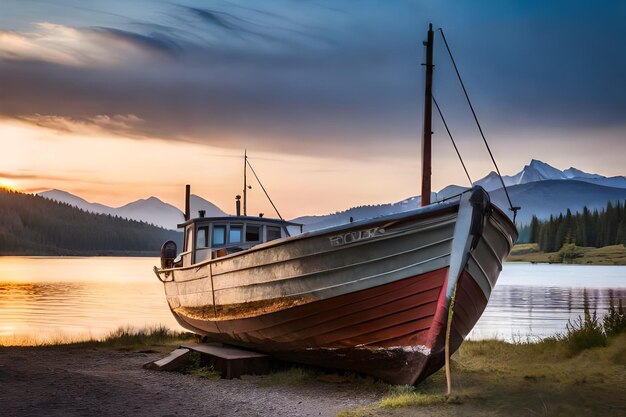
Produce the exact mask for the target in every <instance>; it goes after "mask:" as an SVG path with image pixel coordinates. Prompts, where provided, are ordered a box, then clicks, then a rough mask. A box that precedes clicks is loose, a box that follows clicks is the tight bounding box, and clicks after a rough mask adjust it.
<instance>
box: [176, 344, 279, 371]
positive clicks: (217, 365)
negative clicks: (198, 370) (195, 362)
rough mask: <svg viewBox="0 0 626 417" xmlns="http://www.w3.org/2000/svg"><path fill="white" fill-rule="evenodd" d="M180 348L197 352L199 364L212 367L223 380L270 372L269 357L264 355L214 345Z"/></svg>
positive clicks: (193, 345) (187, 345) (188, 345)
mask: <svg viewBox="0 0 626 417" xmlns="http://www.w3.org/2000/svg"><path fill="white" fill-rule="evenodd" d="M181 348H185V349H190V350H193V351H196V352H199V353H200V364H201V365H202V366H210V367H212V368H213V369H214V370H216V371H218V372H219V373H220V374H221V376H222V378H225V379H232V378H239V377H240V376H241V375H264V374H268V373H269V371H270V357H269V356H268V355H266V354H264V353H259V352H252V351H249V350H244V349H239V348H236V347H231V346H221V345H215V344H186V345H182V346H181Z"/></svg>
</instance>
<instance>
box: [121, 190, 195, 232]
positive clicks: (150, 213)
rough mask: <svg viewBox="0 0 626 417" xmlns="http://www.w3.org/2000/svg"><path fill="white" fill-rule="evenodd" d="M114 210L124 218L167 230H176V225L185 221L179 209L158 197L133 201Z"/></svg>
mask: <svg viewBox="0 0 626 417" xmlns="http://www.w3.org/2000/svg"><path fill="white" fill-rule="evenodd" d="M112 210H113V213H114V214H115V215H117V216H120V217H122V218H125V219H131V220H137V221H144V222H147V223H150V224H154V225H155V226H159V227H163V228H165V229H176V225H177V224H178V223H182V222H183V221H184V216H183V213H182V212H181V211H180V210H179V209H177V208H176V207H174V206H173V205H171V204H167V203H164V202H163V201H161V200H159V199H158V198H156V197H150V198H147V199H145V200H144V199H140V200H137V201H133V202H132V203H128V204H126V205H124V206H122V207H118V208H114V209H112Z"/></svg>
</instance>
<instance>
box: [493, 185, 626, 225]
mask: <svg viewBox="0 0 626 417" xmlns="http://www.w3.org/2000/svg"><path fill="white" fill-rule="evenodd" d="M508 191H509V196H510V197H511V201H512V202H513V204H514V205H516V206H520V207H521V208H522V209H521V210H520V211H519V212H518V214H517V223H518V224H528V223H530V220H531V218H532V216H533V215H535V216H537V217H538V218H539V219H547V218H549V217H550V215H558V214H559V213H565V212H566V211H567V209H570V210H571V211H572V212H573V213H575V212H576V211H581V212H582V209H583V207H584V206H587V208H588V209H590V210H593V209H602V208H604V207H606V203H607V202H608V201H613V202H615V201H618V200H619V201H625V200H626V189H625V188H615V187H604V186H602V185H597V184H592V183H588V182H585V181H577V180H543V181H535V182H531V183H528V184H520V185H513V186H511V187H508ZM489 195H490V196H491V200H492V201H493V202H494V203H495V204H496V205H497V206H498V207H500V208H501V209H502V210H503V211H504V212H505V213H507V214H510V210H508V207H509V204H508V202H507V200H506V196H505V194H504V191H503V190H502V189H500V190H494V191H490V192H489Z"/></svg>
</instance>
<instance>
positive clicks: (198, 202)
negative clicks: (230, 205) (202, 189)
mask: <svg viewBox="0 0 626 417" xmlns="http://www.w3.org/2000/svg"><path fill="white" fill-rule="evenodd" d="M200 210H204V211H206V214H205V216H207V217H220V216H227V214H226V213H224V212H223V211H222V209H220V208H219V207H218V206H216V205H215V204H213V203H211V202H210V201H208V200H205V199H204V198H202V197H200V196H197V195H195V194H191V196H190V197H189V211H190V212H191V217H196V216H198V211H200ZM181 214H182V213H181Z"/></svg>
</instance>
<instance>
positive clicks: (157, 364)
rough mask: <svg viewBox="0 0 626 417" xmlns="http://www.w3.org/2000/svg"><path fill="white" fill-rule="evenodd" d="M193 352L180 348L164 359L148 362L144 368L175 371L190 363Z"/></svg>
mask: <svg viewBox="0 0 626 417" xmlns="http://www.w3.org/2000/svg"><path fill="white" fill-rule="evenodd" d="M190 353H191V351H190V350H189V349H185V348H179V349H176V350H175V351H173V352H172V353H170V354H169V355H168V356H166V357H165V358H163V359H159V360H158V361H154V362H148V363H146V364H145V365H144V366H143V367H144V369H150V370H152V371H173V370H176V369H179V368H181V367H183V366H185V365H186V364H187V363H188V362H189V356H190Z"/></svg>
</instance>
